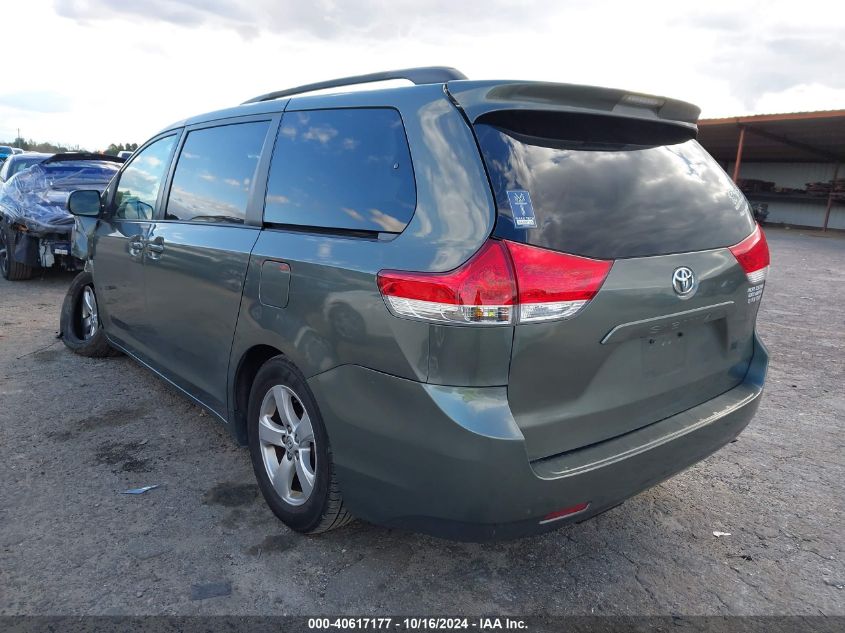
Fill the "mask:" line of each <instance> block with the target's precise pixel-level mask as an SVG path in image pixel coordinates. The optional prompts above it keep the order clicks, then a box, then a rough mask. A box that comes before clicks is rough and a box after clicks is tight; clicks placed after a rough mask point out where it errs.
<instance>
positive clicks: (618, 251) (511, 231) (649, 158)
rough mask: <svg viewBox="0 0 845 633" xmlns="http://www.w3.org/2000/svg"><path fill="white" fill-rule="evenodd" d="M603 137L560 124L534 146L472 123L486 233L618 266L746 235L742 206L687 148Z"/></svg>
mask: <svg viewBox="0 0 845 633" xmlns="http://www.w3.org/2000/svg"><path fill="white" fill-rule="evenodd" d="M572 118H573V119H575V118H576V117H572ZM663 127H668V126H663ZM607 129H608V128H607V127H606V126H600V125H599V126H597V125H592V124H590V125H583V126H578V125H566V126H560V127H559V129H558V132H560V130H563V134H562V135H561V134H560V133H557V134H556V137H555V138H543V137H539V136H536V135H535V134H537V133H538V130H531V131H530V132H531V135H529V134H526V133H524V132H525V131H524V130H520V132H515V131H513V130H511V129H507V128H504V127H500V126H497V125H490V124H486V123H481V124H476V126H475V130H476V135H477V137H478V141H479V145H480V147H481V151H482V155H483V157H484V162H485V164H486V166H487V170H488V173H489V174H490V180H491V183H492V185H493V191H494V194H495V198H496V207H497V209H498V221H497V223H496V234H497V235H499V236H500V237H506V238H508V239H513V240H517V241H520V242H525V243H528V244H534V245H536V246H543V247H547V248H551V249H554V250H558V251H563V252H567V253H573V254H576V255H583V256H585V257H595V258H602V259H620V258H626V257H645V256H649V255H665V254H669V253H681V252H688V251H699V250H706V249H712V248H719V247H723V246H730V245H733V244H736V243H737V242H740V241H741V240H742V239H743V238H744V237H746V236H747V235H748V234H750V233H751V231H752V229H753V227H754V222H753V220H752V217H751V214H750V210H749V208H748V203H747V201H746V200H745V197H744V196H743V195H742V194H741V193H740V192H739V190H738V189H737V188H736V187H735V186H734V184H733V182H731V180H730V179H729V178H728V176H727V174H725V172H724V171H723V170H722V169H721V168H720V167H719V166H718V164H717V163H716V162H715V161H714V160H713V159H712V158H711V157H710V155H709V154H708V153H707V152H706V151H704V149H703V148H702V147H701V146H700V145H699V144H698V143H697V142H696V141H695V140H684V139H683V138H680V139H679V138H672V137H671V135H669V136H668V137H667V136H666V135H663V136H662V137H660V135H657V136H654V137H653V138H654V139H655V140H657V141H658V142H659V143H662V144H655V145H648V144H646V143H645V139H644V138H643V129H637V130H635V133H633V134H628V133H627V132H626V131H625V130H624V129H623V128H619V129H618V130H613V131H612V133H608V132H607ZM598 130H602V132H601V133H598ZM561 136H563V137H561ZM678 141H682V142H678ZM512 204H513V208H515V209H516V216H517V217H516V220H515V219H514V211H513V210H512V206H511V205H512ZM532 209H533V214H532ZM532 215H533V217H532ZM518 224H519V225H521V226H517V225H518Z"/></svg>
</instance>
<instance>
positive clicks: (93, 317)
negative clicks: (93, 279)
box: [80, 286, 100, 341]
mask: <svg viewBox="0 0 845 633" xmlns="http://www.w3.org/2000/svg"><path fill="white" fill-rule="evenodd" d="M80 317H81V322H82V338H83V340H85V341H88V340H90V339H92V338H94V335H95V334H96V333H97V330H98V329H99V327H100V315H99V312H98V311H97V296H96V295H95V294H94V289H93V288H92V287H91V286H85V288H84V289H83V290H82V302H81V306H80Z"/></svg>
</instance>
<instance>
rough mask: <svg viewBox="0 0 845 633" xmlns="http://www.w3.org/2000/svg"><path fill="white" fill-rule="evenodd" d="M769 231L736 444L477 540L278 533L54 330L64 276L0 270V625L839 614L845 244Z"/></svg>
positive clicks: (215, 428)
mask: <svg viewBox="0 0 845 633" xmlns="http://www.w3.org/2000/svg"><path fill="white" fill-rule="evenodd" d="M768 235H769V241H770V245H771V249H772V252H773V259H774V262H775V268H774V269H773V271H772V273H771V276H770V281H769V282H768V285H767V289H766V294H765V296H764V298H763V304H762V308H761V314H760V321H759V329H760V331H761V335H762V338H763V339H764V341H765V343H766V344H767V345H768V346H769V349H770V351H771V354H772V361H771V367H770V373H769V380H768V387H767V393H766V395H765V397H764V400H763V403H762V406H761V408H760V410H759V413H758V414H757V417H756V418H755V420H754V421H753V422H752V423H751V426H750V427H749V428H748V429H747V430H746V431H745V432H744V433H743V434H742V435H741V436H740V439H739V441H738V442H735V443H733V444H730V445H728V446H727V447H725V448H724V449H723V450H722V451H720V452H719V453H717V454H716V455H714V456H712V457H710V458H709V459H708V460H706V461H705V462H703V463H701V464H699V465H697V466H695V467H694V468H692V469H690V470H688V471H686V472H685V473H683V474H681V475H679V476H677V477H675V478H674V479H671V480H670V481H668V482H666V483H663V484H661V485H659V486H657V487H656V488H654V489H652V490H650V491H648V492H645V493H643V494H641V495H639V496H637V497H635V498H634V499H631V500H629V501H628V502H626V503H625V504H623V505H622V506H619V507H617V508H615V509H614V510H611V511H610V512H608V513H606V514H604V515H602V516H600V517H597V518H596V519H593V520H591V521H588V522H586V523H584V524H581V525H575V526H569V527H565V528H563V529H561V530H559V531H557V532H554V533H551V534H547V535H544V536H540V537H535V538H529V539H523V540H520V541H515V542H508V543H502V544H494V545H475V544H464V543H453V542H448V541H443V540H438V539H434V538H430V537H426V536H420V535H416V534H410V533H406V532H401V531H397V530H388V529H384V528H380V527H375V526H372V525H368V524H364V523H356V524H353V525H352V526H350V527H348V528H345V529H342V530H339V531H336V532H333V533H330V534H328V535H324V536H320V537H316V538H306V537H302V536H298V535H295V534H293V533H291V532H290V531H289V530H287V529H286V528H285V527H284V526H283V525H282V524H281V523H279V522H278V521H277V520H276V519H275V518H274V516H273V515H272V514H271V512H270V511H269V509H268V508H267V507H266V506H265V504H264V502H263V501H262V500H261V499H260V497H259V495H258V490H257V488H256V486H255V484H254V481H253V475H252V471H251V467H250V463H249V456H248V454H247V451H246V450H245V449H242V448H239V447H238V446H236V445H235V443H234V442H233V441H232V440H231V439H230V438H229V436H228V435H227V434H226V432H225V431H224V430H223V428H222V426H221V425H219V424H218V423H217V422H215V420H214V419H213V418H212V417H210V416H209V415H207V414H204V413H203V412H202V411H201V410H200V409H199V408H197V407H196V406H194V405H192V404H191V403H190V402H188V401H187V400H186V399H184V398H183V397H181V396H180V395H178V394H177V393H175V392H174V391H172V390H170V389H169V388H168V387H166V386H165V384H164V383H163V382H162V381H160V380H158V379H156V378H154V377H153V376H152V375H151V374H149V373H148V372H147V371H145V370H143V369H142V368H140V367H139V366H138V365H136V364H135V363H133V362H132V361H130V360H129V359H127V358H125V357H121V358H114V359H105V360H92V359H86V358H81V357H78V356H74V355H73V354H71V353H70V352H69V351H67V350H66V349H65V348H64V346H63V345H62V344H61V342H60V341H57V340H56V339H55V332H56V329H57V320H58V315H59V307H60V305H61V301H62V298H63V295H64V292H65V289H66V288H67V285H68V283H69V282H70V280H71V276H70V275H68V274H54V273H51V274H48V275H46V276H45V278H43V279H35V280H32V281H28V282H16V283H9V282H6V281H4V280H2V279H0V478H2V479H1V480H2V482H3V483H2V485H0V614H6V615H9V614H270V613H272V614H315V613H323V614H326V613H329V614H336V613H347V614H362V615H363V614H387V613H404V614H423V613H432V612H434V613H453V614H455V613H460V614H465V615H473V614H495V613H515V614H523V615H527V614H618V615H635V614H683V615H693V614H708V615H715V614H766V615H768V614H802V615H817V614H840V615H841V614H845V599H844V598H845V590H843V585H845V565H843V557H844V556H845V553H843V550H845V547H843V545H845V531H843V528H842V526H843V519H845V516H843V514H845V491H843V482H845V465H843V461H845V460H843V443H845V389H844V388H843V386H845V371H843V351H845V336H843V326H845V309H843V308H845V299H843V292H842V291H843V289H845V272H843V271H845V239H844V238H843V236H842V235H838V236H833V235H821V234H815V233H809V232H799V231H796V230H791V231H787V230H775V229H772V230H769V231H768ZM147 484H160V485H161V487H160V488H158V489H156V490H152V491H150V492H148V493H146V494H144V495H141V496H128V495H120V494H118V491H120V490H123V489H126V488H130V487H135V486H143V485H147ZM714 530H718V531H723V532H729V533H730V536H723V537H719V538H716V537H714V536H713V531H714ZM210 583H220V584H219V585H218V586H216V587H215V586H211V587H209V586H203V585H207V584H210ZM229 587H231V590H229ZM214 589H217V590H218V592H219V593H223V594H228V595H223V596H217V597H210V598H204V599H201V598H202V596H203V594H204V593H208V592H209V591H210V592H211V593H214Z"/></svg>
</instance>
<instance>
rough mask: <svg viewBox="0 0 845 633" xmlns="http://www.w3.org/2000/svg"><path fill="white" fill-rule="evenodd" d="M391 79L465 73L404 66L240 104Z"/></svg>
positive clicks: (432, 79)
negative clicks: (399, 68) (400, 68)
mask: <svg viewBox="0 0 845 633" xmlns="http://www.w3.org/2000/svg"><path fill="white" fill-rule="evenodd" d="M391 79H407V80H408V81H410V82H412V83H414V84H416V85H420V84H437V83H441V82H446V81H452V80H453V79H466V75H464V74H463V73H462V72H461V71H460V70H456V69H455V68H449V67H448V66H421V67H419V68H404V69H402V70H386V71H383V72H379V73H370V74H368V75H356V76H354V77H341V78H339V79H330V80H328V81H318V82H317V83H314V84H305V85H304V86H297V87H295V88H286V89H285V90H276V91H275V92H268V93H267V94H265V95H259V96H258V97H253V98H252V99H249V100H248V101H244V102H243V103H242V104H241V105H246V104H247V103H260V102H261V101H272V100H273V99H279V98H281V97H290V96H291V95H296V94H301V93H303V92H311V91H312V90H323V89H325V88H339V87H341V86H354V85H356V84H367V83H372V82H375V81H389V80H391Z"/></svg>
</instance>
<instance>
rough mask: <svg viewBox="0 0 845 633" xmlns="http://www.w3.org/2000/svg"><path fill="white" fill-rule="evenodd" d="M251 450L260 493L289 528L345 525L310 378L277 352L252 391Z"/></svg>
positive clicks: (346, 518) (315, 530) (346, 515)
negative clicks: (309, 383) (304, 375)
mask: <svg viewBox="0 0 845 633" xmlns="http://www.w3.org/2000/svg"><path fill="white" fill-rule="evenodd" d="M248 416H249V428H248V433H249V452H250V456H251V458H252V466H253V470H254V471H255V477H256V479H257V480H258V485H259V488H260V489H261V493H262V494H263V495H264V499H265V500H266V501H267V505H269V506H270V509H271V510H272V511H273V513H274V514H275V515H276V516H277V517H279V519H281V520H282V522H283V523H284V524H285V525H287V526H288V527H289V528H291V529H293V530H296V531H297V532H302V533H305V534H317V533H319V532H327V531H328V530H332V529H334V528H337V527H340V526H343V525H346V524H347V523H349V522H350V521H351V520H352V515H350V514H349V512H348V511H347V510H346V509H345V507H344V505H343V499H342V498H341V495H340V489H339V487H338V484H337V481H336V479H335V476H334V466H333V464H332V454H331V448H330V446H329V438H328V435H327V434H326V429H325V426H324V425H323V419H322V416H321V415H320V411H319V409H318V408H317V402H316V400H315V399H314V396H313V394H312V393H311V390H310V389H309V388H308V385H307V383H306V382H305V378H304V377H303V376H302V374H300V373H299V371H298V370H297V369H296V367H294V366H293V365H292V364H291V363H289V362H287V361H286V360H285V359H284V358H282V357H280V356H277V357H275V358H271V359H270V360H269V361H267V362H266V363H265V364H264V366H263V367H262V368H261V369H260V370H259V371H258V374H257V375H256V377H255V381H254V382H253V384H252V390H251V392H250V397H249V411H248Z"/></svg>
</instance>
